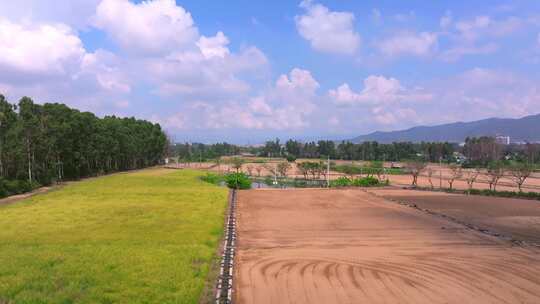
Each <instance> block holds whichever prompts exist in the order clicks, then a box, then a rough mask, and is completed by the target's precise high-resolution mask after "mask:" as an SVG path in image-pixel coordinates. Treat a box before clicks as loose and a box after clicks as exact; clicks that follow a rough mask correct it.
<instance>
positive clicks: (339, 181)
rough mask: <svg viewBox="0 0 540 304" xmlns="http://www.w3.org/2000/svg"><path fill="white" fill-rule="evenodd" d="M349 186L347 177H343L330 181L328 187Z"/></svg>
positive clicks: (349, 181)
mask: <svg viewBox="0 0 540 304" xmlns="http://www.w3.org/2000/svg"><path fill="white" fill-rule="evenodd" d="M351 185H352V182H351V180H350V179H349V178H348V177H344V176H342V177H339V178H337V179H335V180H332V181H330V187H348V186H351Z"/></svg>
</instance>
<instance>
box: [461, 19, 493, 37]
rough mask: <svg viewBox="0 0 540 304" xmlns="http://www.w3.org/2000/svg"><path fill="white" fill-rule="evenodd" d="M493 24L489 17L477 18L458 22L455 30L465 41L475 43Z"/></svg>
mask: <svg viewBox="0 0 540 304" xmlns="http://www.w3.org/2000/svg"><path fill="white" fill-rule="evenodd" d="M491 23H492V21H491V18H490V17H489V16H476V17H475V18H474V19H472V20H466V21H459V22H457V23H456V25H455V28H456V30H457V31H458V32H459V33H460V34H461V37H462V38H463V39H464V40H467V41H473V40H476V39H478V37H479V36H480V35H481V33H482V31H484V30H485V29H487V28H488V27H489V26H490V24H491Z"/></svg>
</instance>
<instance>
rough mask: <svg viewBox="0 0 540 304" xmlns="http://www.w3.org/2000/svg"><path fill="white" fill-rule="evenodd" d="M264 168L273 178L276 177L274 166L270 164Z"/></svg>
mask: <svg viewBox="0 0 540 304" xmlns="http://www.w3.org/2000/svg"><path fill="white" fill-rule="evenodd" d="M264 168H265V169H266V171H268V172H270V174H271V175H274V176H276V175H277V171H276V167H275V166H273V165H270V164H264Z"/></svg>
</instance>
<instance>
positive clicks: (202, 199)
mask: <svg viewBox="0 0 540 304" xmlns="http://www.w3.org/2000/svg"><path fill="white" fill-rule="evenodd" d="M200 175H201V173H200V172H197V171H192V170H182V171H172V170H165V169H151V170H143V171H139V172H135V173H125V174H115V175H111V176H107V177H101V178H95V179H90V180H87V181H83V182H77V183H72V184H69V185H67V186H65V187H63V188H61V189H58V190H54V191H52V192H49V193H47V194H42V195H37V196H34V197H32V198H29V199H26V200H22V201H19V202H16V203H11V204H7V205H4V206H0V261H2V263H0V303H12V302H13V303H75V302H76V303H197V302H198V301H199V298H200V296H201V293H202V291H203V289H204V288H205V284H206V281H207V277H208V274H209V270H210V266H211V263H212V262H213V261H214V260H215V255H216V252H217V246H218V242H219V239H220V237H221V235H222V226H223V216H224V210H225V207H226V202H227V190H226V189H225V188H219V187H216V186H213V185H210V184H207V183H204V182H201V181H200V180H199V179H198V176H200Z"/></svg>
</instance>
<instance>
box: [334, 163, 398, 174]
mask: <svg viewBox="0 0 540 304" xmlns="http://www.w3.org/2000/svg"><path fill="white" fill-rule="evenodd" d="M332 170H334V171H337V172H340V173H345V174H349V175H358V174H366V175H381V174H382V173H386V174H389V175H398V174H404V172H403V170H402V169H399V168H383V167H382V164H381V166H380V167H378V166H376V165H372V166H369V167H361V166H356V165H335V166H333V167H332Z"/></svg>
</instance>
